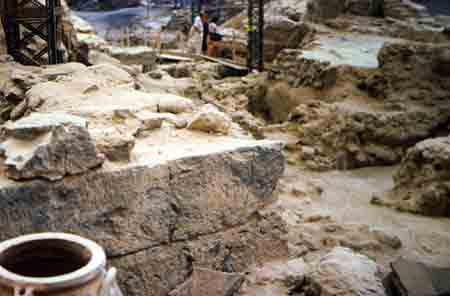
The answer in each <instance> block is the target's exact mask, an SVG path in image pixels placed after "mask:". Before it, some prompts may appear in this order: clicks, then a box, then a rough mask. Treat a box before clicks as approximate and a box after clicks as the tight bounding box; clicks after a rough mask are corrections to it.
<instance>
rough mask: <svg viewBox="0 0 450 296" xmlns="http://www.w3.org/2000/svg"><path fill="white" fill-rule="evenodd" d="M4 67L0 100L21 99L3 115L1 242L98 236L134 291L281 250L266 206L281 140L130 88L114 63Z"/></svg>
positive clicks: (161, 291) (208, 110) (278, 168)
mask: <svg viewBox="0 0 450 296" xmlns="http://www.w3.org/2000/svg"><path fill="white" fill-rule="evenodd" d="M2 66H3V67H4V68H3V69H5V70H4V72H2V75H3V74H5V76H4V77H6V78H7V79H8V80H6V83H7V85H6V84H5V86H4V88H3V90H4V97H3V98H6V97H8V99H9V100H11V101H12V100H13V98H14V100H16V101H15V104H17V103H18V105H16V106H15V107H14V109H17V108H19V105H23V106H21V107H20V110H21V111H20V112H16V113H17V114H19V115H17V118H20V119H18V120H16V121H8V122H7V123H6V124H4V125H3V131H4V133H3V137H2V144H1V147H2V155H3V157H4V160H3V163H2V166H1V169H2V171H3V172H4V174H2V178H3V179H2V182H1V183H2V184H3V185H2V188H0V195H2V196H3V197H2V198H1V200H2V201H4V205H3V206H1V207H0V208H1V210H0V211H2V214H1V215H0V216H1V217H2V218H0V219H4V221H1V223H0V224H1V225H3V226H4V227H3V228H2V234H1V236H2V237H1V238H0V239H2V240H3V239H7V238H11V237H14V236H17V235H20V234H22V233H25V232H41V231H62V232H71V233H77V234H79V235H82V236H86V237H88V238H92V239H95V240H96V241H98V242H99V243H100V244H101V245H103V246H104V247H105V248H106V251H107V254H108V256H109V258H110V260H111V263H112V264H113V265H114V266H117V267H118V268H119V269H120V270H121V273H120V276H119V277H120V284H121V286H122V287H123V289H124V290H125V291H126V293H127V294H128V295H161V296H162V295H167V293H169V292H170V291H172V290H174V289H176V287H177V286H179V285H180V284H182V283H183V282H185V281H186V280H187V279H188V278H189V276H190V275H191V271H192V269H193V266H194V264H195V266H196V267H198V268H202V267H203V268H208V269H212V270H217V271H223V270H225V271H235V272H241V271H244V270H245V269H246V268H247V267H248V266H250V265H253V264H257V263H262V262H264V261H265V260H271V259H277V258H280V257H285V256H287V252H288V250H287V244H286V239H285V235H286V226H285V224H284V222H283V220H282V219H281V217H280V216H279V215H278V214H277V213H275V212H273V211H270V210H268V209H266V208H267V207H268V206H269V205H271V204H272V203H273V202H274V201H275V200H276V196H275V195H273V192H274V190H275V188H276V186H277V183H278V179H279V178H280V177H281V175H282V173H283V170H284V156H283V155H282V153H281V145H280V144H279V143H275V142H270V141H262V142H258V141H254V140H252V139H251V138H250V137H249V136H245V135H243V134H242V133H241V130H240V128H239V127H238V126H237V125H236V124H234V123H232V120H231V118H230V117H229V116H228V115H226V114H225V113H223V112H221V111H219V110H217V108H216V107H212V106H210V105H205V106H203V107H198V106H196V104H194V102H193V101H192V100H190V99H187V98H183V97H180V96H177V95H174V94H168V93H159V92H156V93H155V92H152V91H151V90H147V91H148V92H145V91H143V90H136V89H135V78H134V77H133V76H131V75H130V74H129V73H128V72H127V71H124V70H123V69H121V67H119V66H117V65H113V64H98V65H94V66H90V67H86V66H84V65H80V64H65V65H58V66H52V67H47V68H34V67H22V66H17V67H16V65H15V64H9V62H7V63H6V64H3V65H2ZM14 88H17V90H18V91H16V90H14ZM11 89H12V90H14V92H15V93H16V94H17V96H14V93H13V92H11V91H10V90H11ZM7 119H10V118H7ZM218 133H221V134H222V135H221V136H220V137H219V136H218V135H217V134H218ZM100 152H101V153H103V154H104V156H102V155H100ZM19 181H20V182H19ZM18 216H27V217H29V219H26V220H20V219H19V220H18V221H16V220H17V219H16V218H14V217H18ZM12 220H14V221H15V222H14V223H12V222H11V221H12Z"/></svg>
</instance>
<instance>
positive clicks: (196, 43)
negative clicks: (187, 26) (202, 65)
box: [189, 16, 203, 54]
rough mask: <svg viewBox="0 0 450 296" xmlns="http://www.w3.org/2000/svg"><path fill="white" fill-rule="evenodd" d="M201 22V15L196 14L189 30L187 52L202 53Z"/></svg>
mask: <svg viewBox="0 0 450 296" xmlns="http://www.w3.org/2000/svg"><path fill="white" fill-rule="evenodd" d="M202 40H203V22H202V19H201V16H197V17H196V18H195V20H194V24H193V25H192V27H191V30H190V32H189V52H190V53H192V54H201V53H202Z"/></svg>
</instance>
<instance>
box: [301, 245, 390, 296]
mask: <svg viewBox="0 0 450 296" xmlns="http://www.w3.org/2000/svg"><path fill="white" fill-rule="evenodd" d="M309 281H310V286H309V287H308V288H307V290H308V291H309V293H311V294H309V295H322V296H325V295H326V296H328V295H329V296H331V295H372V296H375V295H376V296H384V295H386V292H385V290H384V287H383V285H382V283H381V274H379V267H378V266H377V264H376V263H375V262H374V261H373V260H371V259H369V258H368V257H366V256H364V255H360V254H357V253H354V252H353V251H351V250H350V249H347V248H342V247H337V248H334V249H333V250H332V251H331V252H330V253H329V254H327V255H325V256H324V257H322V258H320V261H319V262H318V263H317V265H316V266H315V268H314V271H313V272H312V274H311V275H310V278H309Z"/></svg>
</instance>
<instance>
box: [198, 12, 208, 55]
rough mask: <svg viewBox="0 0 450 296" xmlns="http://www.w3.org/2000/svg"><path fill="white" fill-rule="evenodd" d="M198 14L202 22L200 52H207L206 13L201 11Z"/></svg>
mask: <svg viewBox="0 0 450 296" xmlns="http://www.w3.org/2000/svg"><path fill="white" fill-rule="evenodd" d="M200 16H201V19H202V24H203V36H202V53H203V54H207V52H208V37H209V22H208V14H206V13H205V12H203V13H201V15H200Z"/></svg>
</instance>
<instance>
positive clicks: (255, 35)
mask: <svg viewBox="0 0 450 296" xmlns="http://www.w3.org/2000/svg"><path fill="white" fill-rule="evenodd" d="M244 2H247V3H245V4H246V5H245V6H243V7H242V9H243V10H245V9H247V12H248V24H247V26H246V29H247V33H248V40H247V67H248V69H249V70H250V71H252V70H254V69H257V70H259V71H262V70H263V69H264V2H265V1H264V0H244ZM224 3H225V0H192V5H191V10H192V22H194V20H195V17H197V16H198V15H199V14H200V12H201V11H202V10H205V11H206V12H208V14H210V15H211V14H213V15H216V16H219V17H220V12H221V11H223V10H225V9H228V8H235V7H226V6H225V5H224ZM217 14H219V15H217Z"/></svg>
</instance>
